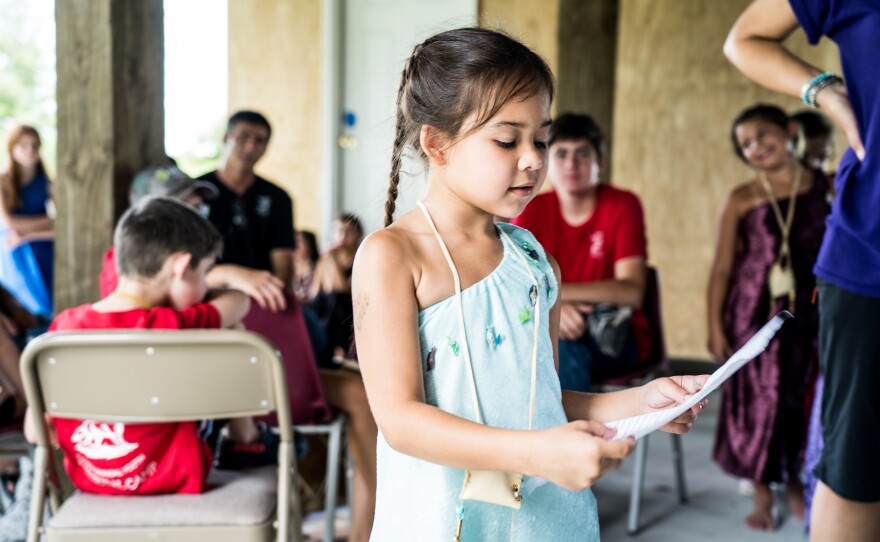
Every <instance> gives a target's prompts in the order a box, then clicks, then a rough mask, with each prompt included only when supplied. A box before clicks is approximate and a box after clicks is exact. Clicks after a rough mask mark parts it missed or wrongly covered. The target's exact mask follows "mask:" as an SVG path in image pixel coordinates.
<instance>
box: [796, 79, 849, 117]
mask: <svg viewBox="0 0 880 542" xmlns="http://www.w3.org/2000/svg"><path fill="white" fill-rule="evenodd" d="M834 83H843V78H841V77H840V76H839V75H837V74H836V73H831V72H825V73H822V74H819V75H817V76H816V77H814V78H812V79H810V81H809V82H808V83H807V84H805V85H804V86H803V87H801V101H802V102H804V103H805V104H807V105H809V106H810V107H812V108H813V109H818V107H819V104H817V103H816V96H818V94H819V92H821V91H822V89H824V88H825V87H828V86H831V85H833V84H834Z"/></svg>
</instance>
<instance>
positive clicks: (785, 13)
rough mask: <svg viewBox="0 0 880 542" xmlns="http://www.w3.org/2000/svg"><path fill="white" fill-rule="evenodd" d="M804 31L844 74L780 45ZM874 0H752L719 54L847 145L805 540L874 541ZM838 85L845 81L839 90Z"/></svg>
mask: <svg viewBox="0 0 880 542" xmlns="http://www.w3.org/2000/svg"><path fill="white" fill-rule="evenodd" d="M798 26H800V27H801V28H803V30H804V32H805V33H806V35H807V39H808V40H809V41H810V43H812V44H815V43H817V42H818V41H819V39H820V38H821V37H822V36H827V37H828V38H830V39H831V40H832V41H833V42H834V43H836V44H837V46H838V48H839V49H840V56H841V62H842V66H843V76H844V78H843V79H841V78H840V77H839V76H837V75H834V74H827V73H823V70H822V69H820V68H817V67H815V66H812V65H810V64H808V63H807V62H805V61H804V60H802V59H800V58H798V57H797V56H795V55H793V54H792V53H791V52H790V51H789V50H788V49H786V48H785V46H784V45H783V42H784V40H785V39H786V38H787V37H788V36H789V34H791V33H792V32H793V31H794V30H795V29H797V28H798ZM878 50H880V2H878V1H877V0H846V1H842V0H755V1H754V2H753V3H752V4H751V5H750V6H749V7H748V8H746V10H745V11H744V12H743V13H742V15H741V16H740V18H739V19H738V20H737V22H736V24H735V25H734V27H733V28H732V29H731V31H730V35H729V36H728V38H727V42H726V43H725V46H724V52H725V53H726V54H727V56H728V58H729V59H730V60H731V61H732V62H733V63H734V64H735V65H736V66H737V67H738V68H739V69H740V70H741V71H742V72H743V73H744V74H745V75H747V76H748V77H750V78H752V79H754V80H755V81H756V82H758V83H760V84H762V85H765V86H767V87H768V88H770V89H772V90H776V91H778V92H781V93H784V94H788V95H790V96H797V97H801V99H802V100H804V102H806V103H808V104H809V105H812V106H814V107H819V108H821V109H822V110H823V112H824V113H825V114H826V115H828V117H829V118H831V120H832V121H833V122H834V123H835V124H836V125H837V126H838V127H840V128H841V130H843V132H844V133H845V134H846V136H847V138H848V139H849V143H850V148H849V149H847V151H846V152H845V153H844V155H843V157H842V159H841V161H840V167H839V169H838V172H837V176H836V179H835V188H836V192H837V196H836V198H835V199H834V202H833V206H832V211H831V215H830V216H829V218H828V220H827V230H826V234H825V238H824V240H823V243H822V248H821V251H820V253H819V258H818V261H817V262H816V267H815V269H814V271H815V273H816V276H817V277H818V284H819V314H820V323H819V325H820V332H819V333H820V336H819V345H820V367H821V370H822V373H823V376H824V378H825V390H824V397H823V399H822V406H821V409H822V424H823V437H824V440H825V447H824V449H823V451H822V455H821V459H820V460H819V464H818V465H817V467H816V471H815V472H816V475H817V476H818V478H819V484H818V487H817V489H816V495H815V498H814V501H813V508H812V517H811V540H813V541H814V542H816V541H820V542H821V541H825V540H847V541H850V540H856V541H861V540H865V541H868V540H872V541H873V540H880V465H878V460H880V401H878V400H877V396H878V389H877V388H878V384H880V333H878V330H880V212H878V211H877V209H878V205H880V69H878V64H877V61H876V54H877V51H878ZM844 81H845V83H844Z"/></svg>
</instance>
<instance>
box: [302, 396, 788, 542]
mask: <svg viewBox="0 0 880 542" xmlns="http://www.w3.org/2000/svg"><path fill="white" fill-rule="evenodd" d="M719 403H720V396H719V395H717V394H713V396H711V397H710V403H709V407H708V408H707V409H706V410H705V411H704V412H703V413H701V414H700V417H699V419H698V420H697V422H696V423H695V424H694V428H693V430H692V431H691V432H690V433H689V434H688V435H686V436H685V437H684V438H683V444H684V458H685V471H686V477H687V487H688V495H689V501H688V502H687V503H685V504H679V502H678V498H677V494H676V489H675V482H674V476H673V470H672V447H671V442H670V441H671V437H670V436H668V435H667V434H665V433H654V434H652V435H651V437H650V442H649V450H648V463H647V468H646V475H645V489H644V493H643V495H644V497H643V499H642V511H641V530H640V532H639V534H638V535H636V536H635V537H631V536H629V535H628V534H627V532H626V518H627V511H628V507H629V488H630V481H631V474H632V468H633V462H634V460H633V458H629V459H627V461H625V462H624V464H623V466H621V468H620V469H619V470H617V471H615V472H613V473H610V474H609V475H607V476H606V477H605V478H603V479H602V480H601V481H600V482H599V483H598V484H597V485H596V486H595V488H594V491H595V493H596V498H597V500H598V503H599V522H600V524H601V526H602V528H601V532H602V540H603V542H638V541H643V542H704V541H712V542H742V541H752V540H755V541H762V540H764V541H768V542H769V541H773V542H803V541H804V540H805V537H804V535H803V527H802V525H801V523H800V522H799V521H798V520H796V519H794V518H791V517H786V516H787V512H786V511H785V510H784V508H783V510H782V517H783V520H782V524H781V526H780V528H779V530H778V531H776V532H774V533H759V532H755V531H752V530H751V529H749V528H748V527H746V526H745V524H744V523H743V519H744V518H745V517H746V515H748V514H749V512H750V511H751V506H752V501H751V498H750V497H747V496H743V495H742V494H740V491H739V481H738V480H737V479H735V478H731V477H729V476H727V475H725V474H724V473H722V472H721V470H720V469H719V468H718V467H717V466H716V465H715V464H714V463H713V462H712V459H711V453H712V442H713V439H714V435H715V426H716V424H717V411H718V405H719ZM347 517H348V516H347V510H342V513H341V514H340V517H339V521H337V525H338V526H339V529H338V531H337V536H338V537H340V538H338V540H345V538H341V537H344V536H345V533H346V531H347V527H348V526H347ZM321 521H322V517H321V514H313V515H311V516H310V517H309V518H307V521H306V525H305V531H306V532H307V533H309V534H310V535H312V537H311V538H309V540H320V532H321V527H322V523H321ZM560 542H565V541H560Z"/></svg>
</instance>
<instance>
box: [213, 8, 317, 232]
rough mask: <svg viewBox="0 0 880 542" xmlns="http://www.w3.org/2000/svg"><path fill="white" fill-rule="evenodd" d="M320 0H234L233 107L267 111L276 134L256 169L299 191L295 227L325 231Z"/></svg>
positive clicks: (231, 17) (231, 26)
mask: <svg viewBox="0 0 880 542" xmlns="http://www.w3.org/2000/svg"><path fill="white" fill-rule="evenodd" d="M320 17H321V2H319V1H318V0H229V110H230V111H235V110H238V109H255V110H257V111H262V112H263V113H265V114H266V116H267V117H268V118H269V122H270V123H271V124H272V141H271V142H270V143H269V149H268V151H267V153H266V156H265V157H264V158H263V160H262V161H261V162H260V163H259V164H257V171H258V172H259V173H260V174H261V175H263V176H265V177H267V178H268V179H270V180H272V181H275V182H276V183H277V184H279V185H280V186H282V187H283V188H284V189H285V190H287V192H288V193H289V194H290V195H291V196H292V197H293V198H294V214H295V220H296V226H297V228H304V229H311V230H314V231H319V226H320V216H319V210H320V206H319V201H320V192H321V189H320V179H321V175H320V174H321V172H320V164H321V133H322V132H321V31H320V23H321V20H320Z"/></svg>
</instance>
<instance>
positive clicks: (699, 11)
mask: <svg viewBox="0 0 880 542" xmlns="http://www.w3.org/2000/svg"><path fill="white" fill-rule="evenodd" d="M749 1H750V0H729V1H726V2H707V1H705V0H651V1H647V0H622V1H621V9H620V29H619V35H618V40H619V42H618V57H617V58H618V65H617V89H616V99H615V111H614V119H615V122H614V133H615V141H614V142H613V146H612V163H613V171H614V179H613V182H614V184H616V185H619V186H623V187H626V188H630V189H632V190H635V191H636V192H637V193H638V194H639V195H640V196H641V198H642V202H643V204H644V207H645V213H646V216H647V229H648V242H649V246H648V251H649V255H650V260H651V262H652V263H653V264H655V265H656V266H658V267H659V269H660V273H661V284H662V292H663V296H664V297H663V309H664V310H663V312H664V317H665V326H666V339H667V347H668V350H669V351H670V354H672V355H686V356H694V357H700V358H705V357H708V354H707V353H706V347H705V344H706V318H707V317H706V304H705V300H706V293H705V292H706V287H707V281H708V276H709V267H710V265H711V262H712V254H713V250H714V237H715V231H716V220H717V215H718V210H719V208H720V206H721V203H722V200H723V198H724V197H725V195H726V194H727V193H728V192H729V191H730V189H731V188H732V187H733V186H734V185H736V184H738V183H741V182H743V181H745V180H747V179H748V178H749V177H750V172H749V170H748V169H747V168H746V167H745V166H744V165H743V164H742V163H741V162H740V161H739V159H737V158H736V157H735V156H734V154H733V151H732V149H731V144H730V141H729V135H728V133H729V127H730V122H731V120H732V119H733V118H734V117H735V116H736V114H737V113H738V112H739V111H740V110H742V109H744V108H745V107H747V106H749V105H752V104H754V103H755V102H758V101H767V102H772V103H776V104H778V105H781V106H782V107H784V108H786V109H800V108H801V107H802V106H801V105H800V104H799V102H798V101H796V100H794V99H790V98H785V97H783V96H780V95H777V94H774V93H772V92H770V91H767V90H764V89H761V88H759V87H758V86H757V85H755V84H753V83H751V82H750V81H749V80H747V79H746V78H745V77H744V76H743V75H741V74H740V73H739V72H738V71H736V70H735V69H734V68H733V67H732V66H731V65H730V63H729V62H728V61H727V60H726V58H725V57H724V56H723V54H722V51H721V48H722V44H723V42H724V39H725V37H726V35H727V32H728V30H729V29H730V27H731V26H732V25H733V22H734V21H735V20H736V18H737V16H738V15H739V13H740V12H741V11H742V10H743V9H744V8H745V6H746V5H748V4H749ZM789 45H791V46H792V48H793V49H795V50H796V51H798V52H801V53H803V54H804V56H806V57H807V58H808V59H810V60H812V61H813V62H814V63H815V64H816V65H817V66H822V67H823V68H825V69H832V70H837V69H839V64H838V60H837V54H836V50H835V49H834V47H833V46H832V45H830V44H829V43H827V42H824V43H823V46H822V47H820V48H810V47H807V46H806V40H805V38H804V37H803V34H802V33H800V32H798V34H796V35H795V36H793V37H792V38H791V40H790V44H789ZM838 141H842V137H840V136H839V137H838ZM839 154H840V153H838V156H839Z"/></svg>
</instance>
